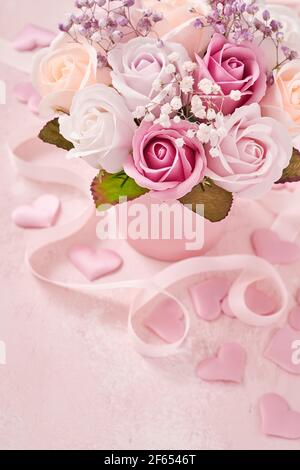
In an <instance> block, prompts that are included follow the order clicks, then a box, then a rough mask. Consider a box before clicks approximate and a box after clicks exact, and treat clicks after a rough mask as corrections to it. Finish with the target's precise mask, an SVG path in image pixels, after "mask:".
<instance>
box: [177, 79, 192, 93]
mask: <svg viewBox="0 0 300 470" xmlns="http://www.w3.org/2000/svg"><path fill="white" fill-rule="evenodd" d="M194 81H195V80H194V79H193V77H190V76H187V77H184V78H183V79H182V80H181V82H180V90H181V91H182V93H191V92H192V91H193V85H194Z"/></svg>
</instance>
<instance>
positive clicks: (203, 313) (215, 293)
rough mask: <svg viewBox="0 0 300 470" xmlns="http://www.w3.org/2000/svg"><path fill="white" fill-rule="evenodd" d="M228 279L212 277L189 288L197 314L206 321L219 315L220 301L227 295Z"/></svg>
mask: <svg viewBox="0 0 300 470" xmlns="http://www.w3.org/2000/svg"><path fill="white" fill-rule="evenodd" d="M229 287H230V281H229V280H228V279H226V278H222V277H214V278H211V279H208V280H207V281H202V282H200V283H199V284H195V285H193V286H191V287H190V288H189V292H190V295H191V298H192V301H193V305H194V308H195V311H196V313H197V315H198V316H199V317H200V318H201V319H202V320H206V321H213V320H216V319H217V318H219V316H220V315H221V312H222V310H221V303H222V301H223V299H224V297H225V296H226V295H227V293H228V290H229Z"/></svg>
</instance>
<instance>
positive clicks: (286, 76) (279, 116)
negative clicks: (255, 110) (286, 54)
mask: <svg viewBox="0 0 300 470" xmlns="http://www.w3.org/2000/svg"><path fill="white" fill-rule="evenodd" d="M274 79H275V82H274V85H273V86H271V87H269V89H268V92H267V94H266V96H265V97H264V99H263V100H262V102H261V108H262V114H263V115H264V116H270V117H273V118H274V119H276V120H278V121H280V122H281V123H282V124H283V125H284V126H285V127H286V128H287V129H288V131H289V134H290V136H291V137H292V138H293V143H294V147H295V148H296V149H298V150H300V61H299V60H298V59H297V60H292V61H291V62H287V63H286V64H285V65H284V66H283V67H281V68H280V69H279V70H278V71H277V72H276V73H275V74H274Z"/></svg>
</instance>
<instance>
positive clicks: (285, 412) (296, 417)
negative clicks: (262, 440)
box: [259, 393, 300, 439]
mask: <svg viewBox="0 0 300 470" xmlns="http://www.w3.org/2000/svg"><path fill="white" fill-rule="evenodd" d="M259 411H260V416H261V425H262V431H263V433H264V434H266V435H267V436H276V437H283V438H285V439H300V413H297V412H296V411H292V410H291V408H290V406H289V404H288V402H287V401H286V400H285V399H284V398H283V397H281V396H280V395H277V394H275V393H267V394H266V395H264V396H263V397H261V399H260V400H259Z"/></svg>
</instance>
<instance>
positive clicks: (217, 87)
mask: <svg viewBox="0 0 300 470" xmlns="http://www.w3.org/2000/svg"><path fill="white" fill-rule="evenodd" d="M212 92H213V93H214V94H215V95H217V94H218V93H221V87H220V85H218V84H217V83H214V84H213V86H212Z"/></svg>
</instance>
